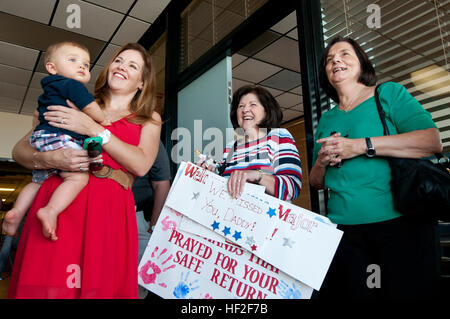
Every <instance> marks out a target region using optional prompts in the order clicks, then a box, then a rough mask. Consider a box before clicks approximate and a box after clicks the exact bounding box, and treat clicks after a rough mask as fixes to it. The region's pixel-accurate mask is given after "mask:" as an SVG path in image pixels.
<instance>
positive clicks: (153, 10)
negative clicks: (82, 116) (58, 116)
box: [0, 0, 170, 114]
mask: <svg viewBox="0 0 450 319" xmlns="http://www.w3.org/2000/svg"><path fill="white" fill-rule="evenodd" d="M169 2H170V0H85V1H80V0H60V1H56V0H1V1H0V26H3V24H7V28H8V32H7V33H2V35H1V36H0V111H3V112H11V113H16V114H32V113H33V112H34V110H35V108H36V101H37V97H38V96H39V95H40V94H41V93H42V92H41V86H40V80H41V79H42V78H43V77H44V76H45V75H46V74H45V70H44V66H43V52H44V51H45V48H46V47H47V46H48V45H49V44H51V43H53V42H56V41H60V40H62V39H67V40H75V41H78V42H81V43H83V44H85V45H86V46H87V47H88V48H89V50H90V53H91V63H92V65H91V73H92V76H91V78H92V80H91V82H90V83H89V85H88V88H89V89H90V90H91V91H92V90H93V86H94V83H95V79H96V78H97V76H98V74H99V72H100V71H101V69H102V67H103V66H104V65H105V64H106V63H107V61H108V59H109V58H110V57H111V55H112V53H113V52H114V51H115V50H117V49H118V48H119V47H120V46H121V45H123V44H125V43H127V42H137V41H138V40H139V39H140V38H141V36H142V35H143V34H144V33H145V31H147V29H148V28H149V27H150V25H151V24H152V23H153V22H154V21H155V20H156V18H157V17H158V16H159V14H160V13H161V12H162V11H163V10H164V8H165V7H166V6H167V4H168V3H169ZM70 4H76V5H78V6H79V7H80V18H81V19H80V20H81V24H80V28H72V29H71V28H69V27H68V26H67V23H66V21H67V18H68V16H70V14H71V13H72V12H73V11H70V10H69V11H67V9H68V6H69V5H70ZM69 9H70V8H69ZM2 21H3V24H2Z"/></svg>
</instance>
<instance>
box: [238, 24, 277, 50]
mask: <svg viewBox="0 0 450 319" xmlns="http://www.w3.org/2000/svg"><path fill="white" fill-rule="evenodd" d="M279 37H280V35H279V34H278V33H276V32H273V31H270V30H267V31H265V32H263V33H262V34H261V35H260V36H258V37H257V38H256V39H254V40H253V41H252V42H250V43H249V44H247V45H246V46H245V47H243V48H242V49H241V50H239V52H238V53H239V54H241V55H245V56H252V55H254V54H255V53H257V52H259V51H261V50H262V49H264V48H265V47H266V46H268V45H269V44H270V43H272V42H273V41H275V40H276V39H278V38H279Z"/></svg>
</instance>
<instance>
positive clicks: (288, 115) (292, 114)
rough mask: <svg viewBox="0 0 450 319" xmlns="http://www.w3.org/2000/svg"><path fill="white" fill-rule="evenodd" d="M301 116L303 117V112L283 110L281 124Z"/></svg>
mask: <svg viewBox="0 0 450 319" xmlns="http://www.w3.org/2000/svg"><path fill="white" fill-rule="evenodd" d="M302 115H303V112H298V111H293V110H284V111H283V122H287V121H290V120H292V119H295V118H297V117H300V116H302Z"/></svg>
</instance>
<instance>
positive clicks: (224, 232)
mask: <svg viewBox="0 0 450 319" xmlns="http://www.w3.org/2000/svg"><path fill="white" fill-rule="evenodd" d="M222 232H223V234H224V235H225V236H227V235H229V234H230V227H227V226H225V227H224V228H223V230H222Z"/></svg>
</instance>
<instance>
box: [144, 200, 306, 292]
mask: <svg viewBox="0 0 450 319" xmlns="http://www.w3.org/2000/svg"><path fill="white" fill-rule="evenodd" d="M182 220H186V217H183V216H182V215H181V214H179V213H177V212H175V211H174V210H172V209H170V208H168V207H167V206H165V207H164V208H163V210H162V212H161V215H160V217H159V220H158V224H157V225H156V227H155V230H154V232H153V235H152V237H151V239H150V241H149V243H148V245H147V248H146V250H145V253H144V255H143V257H142V259H141V262H140V264H139V275H138V278H139V279H138V280H139V284H140V285H141V286H143V287H145V288H147V289H148V290H150V291H152V292H154V293H156V294H157V295H159V296H161V297H163V298H167V299H169V298H179V299H189V298H194V299H212V298H214V299H218V298H221V299H232V298H243V299H269V298H285V299H300V298H302V299H308V298H310V297H311V294H312V291H313V289H312V288H311V287H308V286H306V285H304V284H302V283H301V282H299V281H298V280H295V279H294V278H292V277H290V276H288V275H286V274H284V273H283V272H281V271H279V270H278V269H276V268H275V267H273V266H272V265H270V264H268V263H267V262H265V261H263V260H261V259H260V258H258V257H257V256H255V255H253V254H251V253H250V252H248V251H246V250H245V249H243V248H241V247H239V246H236V245H233V244H232V243H226V242H224V241H223V237H221V236H219V235H216V234H215V233H213V232H212V231H209V230H207V229H206V232H207V234H208V235H209V237H214V239H216V240H214V239H210V238H204V237H200V236H197V235H195V234H192V233H188V232H184V231H182V230H181V229H179V227H178V226H179V225H180V223H182ZM189 224H190V222H189ZM192 224H195V223H192ZM200 227H201V226H200Z"/></svg>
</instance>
